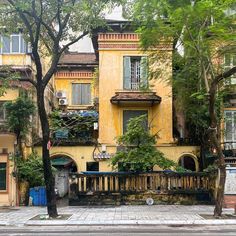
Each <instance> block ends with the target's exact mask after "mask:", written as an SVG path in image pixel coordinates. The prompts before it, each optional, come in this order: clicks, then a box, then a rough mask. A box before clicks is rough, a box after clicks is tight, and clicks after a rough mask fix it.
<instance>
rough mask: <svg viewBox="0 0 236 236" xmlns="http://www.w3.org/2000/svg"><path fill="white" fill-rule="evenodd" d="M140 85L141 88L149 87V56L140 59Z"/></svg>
mask: <svg viewBox="0 0 236 236" xmlns="http://www.w3.org/2000/svg"><path fill="white" fill-rule="evenodd" d="M140 85H141V88H144V89H146V88H148V64H147V57H146V56H145V57H141V61H140Z"/></svg>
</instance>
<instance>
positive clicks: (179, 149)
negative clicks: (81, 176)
mask: <svg viewBox="0 0 236 236" xmlns="http://www.w3.org/2000/svg"><path fill="white" fill-rule="evenodd" d="M157 148H158V150H160V151H161V152H163V153H164V155H165V156H166V157H168V158H169V159H171V160H174V161H175V162H176V163H178V161H179V159H180V157H182V156H183V155H190V156H192V157H193V158H194V160H195V163H196V169H197V170H198V169H199V166H198V160H197V156H198V155H199V147H197V146H157ZM100 149H101V147H100ZM35 150H36V151H37V153H38V154H39V155H41V154H42V151H41V148H40V147H37V148H35ZM93 151H94V147H91V146H87V147H86V146H72V147H69V146H68V147H52V148H51V149H50V156H51V157H52V158H53V157H55V156H57V155H65V156H68V157H70V158H71V159H73V160H74V162H75V163H76V165H77V169H78V171H79V172H80V171H86V163H87V162H94V161H95V160H94V159H93ZM115 152H116V147H115V146H107V153H115ZM96 153H97V152H96ZM155 170H158V167H156V168H155ZM99 171H112V166H111V165H110V160H109V159H108V160H100V161H99Z"/></svg>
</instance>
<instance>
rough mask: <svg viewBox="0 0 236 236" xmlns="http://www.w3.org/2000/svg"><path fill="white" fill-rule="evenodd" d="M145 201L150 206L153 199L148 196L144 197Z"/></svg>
mask: <svg viewBox="0 0 236 236" xmlns="http://www.w3.org/2000/svg"><path fill="white" fill-rule="evenodd" d="M146 203H147V205H148V206H151V205H153V203H154V200H153V199H152V198H151V197H149V198H147V199H146Z"/></svg>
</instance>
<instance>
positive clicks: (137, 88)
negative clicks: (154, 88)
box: [122, 55, 148, 91]
mask: <svg viewBox="0 0 236 236" xmlns="http://www.w3.org/2000/svg"><path fill="white" fill-rule="evenodd" d="M127 58H129V59H130V68H129V70H130V71H129V72H130V76H129V85H128V87H127V84H126V78H127V75H126V73H127V70H126V69H125V63H126V62H125V60H127ZM144 59H145V60H146V65H145V66H142V60H144ZM132 60H133V62H132ZM137 62H139V65H138V63H137ZM132 63H135V64H136V65H135V67H136V68H135V71H134V72H135V74H136V75H138V76H139V77H138V78H136V80H137V81H138V82H137V85H135V84H134V85H133V88H132V68H133V67H132ZM122 65H123V66H122V68H123V74H122V89H123V90H127V91H140V90H141V88H142V86H143V85H146V87H148V73H147V71H148V56H147V55H123V61H122ZM137 67H138V70H137ZM143 69H145V70H146V73H145V74H146V75H145V77H143V75H142V70H143ZM142 82H144V83H143V84H142Z"/></svg>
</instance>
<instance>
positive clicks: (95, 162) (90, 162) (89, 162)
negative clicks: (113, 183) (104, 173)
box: [86, 161, 100, 172]
mask: <svg viewBox="0 0 236 236" xmlns="http://www.w3.org/2000/svg"><path fill="white" fill-rule="evenodd" d="M89 164H90V165H93V164H97V165H98V166H97V170H88V165H89ZM99 167H100V165H99V162H97V161H87V162H86V171H94V172H99V169H100V168H99Z"/></svg>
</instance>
